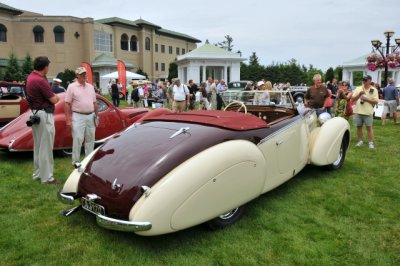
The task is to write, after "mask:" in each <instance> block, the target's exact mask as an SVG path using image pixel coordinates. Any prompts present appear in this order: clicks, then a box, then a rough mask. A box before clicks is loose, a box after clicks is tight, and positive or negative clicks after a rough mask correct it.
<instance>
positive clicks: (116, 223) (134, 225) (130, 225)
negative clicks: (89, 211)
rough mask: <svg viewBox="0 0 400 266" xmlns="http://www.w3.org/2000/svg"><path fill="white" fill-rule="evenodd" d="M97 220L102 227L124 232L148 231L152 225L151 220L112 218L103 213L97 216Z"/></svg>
mask: <svg viewBox="0 0 400 266" xmlns="http://www.w3.org/2000/svg"><path fill="white" fill-rule="evenodd" d="M96 221H97V224H98V225H99V226H100V227H103V228H106V229H110V230H116V231H123V232H139V231H147V230H150V229H151V227H152V225H151V223H150V222H137V221H125V220H119V219H114V218H110V217H107V216H104V215H101V214H98V215H97V216H96Z"/></svg>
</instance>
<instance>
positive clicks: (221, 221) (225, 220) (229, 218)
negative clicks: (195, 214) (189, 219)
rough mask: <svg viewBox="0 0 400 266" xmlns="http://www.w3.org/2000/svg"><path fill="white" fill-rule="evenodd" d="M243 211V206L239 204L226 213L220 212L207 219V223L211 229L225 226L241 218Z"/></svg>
mask: <svg viewBox="0 0 400 266" xmlns="http://www.w3.org/2000/svg"><path fill="white" fill-rule="evenodd" d="M244 211H245V207H244V206H240V207H238V208H235V209H233V210H231V211H229V212H227V213H224V214H221V215H220V216H218V217H217V218H214V219H212V220H210V221H208V222H207V225H208V226H209V227H210V228H211V229H213V230H215V229H222V228H225V227H227V226H230V225H231V224H234V223H235V222H237V221H238V220H239V219H240V218H242V216H243V214H244Z"/></svg>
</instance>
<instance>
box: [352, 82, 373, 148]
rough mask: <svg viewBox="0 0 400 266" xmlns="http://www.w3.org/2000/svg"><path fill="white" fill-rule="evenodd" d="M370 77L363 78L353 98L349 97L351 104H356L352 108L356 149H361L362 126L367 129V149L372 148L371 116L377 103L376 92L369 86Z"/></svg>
mask: <svg viewBox="0 0 400 266" xmlns="http://www.w3.org/2000/svg"><path fill="white" fill-rule="evenodd" d="M371 80H372V78H371V76H370V75H367V76H365V77H363V79H362V81H363V84H362V86H360V87H357V88H356V89H355V90H354V92H353V96H352V97H351V101H352V102H356V106H355V107H354V109H353V110H354V115H353V122H354V125H355V126H356V127H357V137H358V142H357V144H356V147H361V146H362V145H363V144H364V142H363V132H362V127H363V125H365V126H366V128H367V134H368V147H369V148H370V149H373V148H374V132H373V130H372V122H373V114H374V106H375V104H377V103H378V99H379V96H378V91H377V89H376V88H375V87H374V86H372V85H371Z"/></svg>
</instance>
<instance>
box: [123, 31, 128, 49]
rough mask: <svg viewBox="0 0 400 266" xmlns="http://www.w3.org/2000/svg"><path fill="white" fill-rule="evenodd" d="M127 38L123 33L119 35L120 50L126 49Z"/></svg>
mask: <svg viewBox="0 0 400 266" xmlns="http://www.w3.org/2000/svg"><path fill="white" fill-rule="evenodd" d="M128 44H129V39H128V35H126V34H125V33H124V34H122V35H121V50H125V51H128V50H129V49H128Z"/></svg>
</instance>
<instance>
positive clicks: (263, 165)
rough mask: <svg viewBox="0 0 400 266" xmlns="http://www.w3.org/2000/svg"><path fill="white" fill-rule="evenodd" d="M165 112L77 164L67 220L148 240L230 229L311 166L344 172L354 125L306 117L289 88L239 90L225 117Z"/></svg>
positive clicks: (63, 194) (67, 187) (66, 199)
mask: <svg viewBox="0 0 400 266" xmlns="http://www.w3.org/2000/svg"><path fill="white" fill-rule="evenodd" d="M265 93H268V95H264V94H265ZM242 94H243V95H242ZM264 96H265V97H264ZM266 96H268V97H266ZM267 98H268V100H265V99H267ZM256 99H258V100H256ZM260 99H262V100H260ZM254 103H257V104H254ZM163 110H165V109H157V110H155V111H152V112H150V113H149V114H148V115H149V116H147V115H146V116H147V117H145V116H144V117H143V118H142V122H141V123H140V124H136V123H135V124H134V125H132V126H131V127H129V128H128V129H126V130H124V131H123V132H121V133H119V134H117V135H115V136H114V137H111V138H109V139H108V140H107V141H106V142H105V143H104V144H103V145H102V146H100V147H99V148H98V149H97V150H96V151H95V152H93V153H92V154H91V155H90V156H88V157H86V158H85V159H84V160H83V161H82V162H81V164H79V165H76V169H75V170H74V171H73V172H72V173H71V175H70V176H69V177H68V179H67V180H66V182H65V184H64V186H63V188H62V189H61V190H60V192H59V194H58V197H59V200H60V201H61V202H63V203H67V204H74V203H76V206H74V207H72V208H70V209H68V210H66V211H64V212H63V214H64V216H69V215H71V214H72V213H74V212H76V211H78V210H80V209H84V210H86V211H88V212H90V213H92V214H94V215H95V216H96V220H97V223H98V225H99V226H101V227H104V228H107V229H112V230H120V231H129V232H135V233H137V234H140V235H146V236H150V235H160V234H166V233H172V232H176V231H179V230H183V229H185V228H188V227H191V226H195V225H198V224H201V223H204V222H206V223H207V224H208V225H209V226H210V227H211V228H223V227H225V226H228V225H231V224H233V223H234V222H236V221H237V220H238V219H239V218H240V217H241V216H242V215H243V214H244V209H245V205H246V203H248V202H249V201H251V200H252V199H254V198H257V197H258V196H260V195H261V194H263V193H266V192H268V191H270V190H272V189H274V188H275V187H277V186H279V185H280V184H282V183H284V182H286V181H288V180H289V179H291V178H293V177H294V176H295V175H296V174H298V173H299V172H300V171H301V170H302V169H303V168H304V167H305V166H306V165H307V164H313V165H317V166H326V167H328V168H330V169H339V168H340V167H341V166H342V164H343V163H344V160H345V156H346V151H347V148H348V146H349V141H350V126H349V123H348V122H347V120H345V119H343V118H341V117H335V118H331V119H328V118H330V117H329V115H328V116H326V117H324V119H318V118H317V116H316V113H315V111H313V110H308V109H306V110H304V111H303V112H302V113H300V112H299V111H298V110H297V109H296V108H295V105H294V101H293V99H292V97H291V94H290V93H288V92H284V91H271V92H265V91H243V92H240V93H238V94H237V98H236V99H233V100H232V101H231V102H229V103H227V106H226V107H225V111H190V112H184V113H179V114H178V113H171V112H170V111H163ZM154 112H160V113H158V115H157V113H154ZM325 114H326V113H325ZM66 226H67V225H66Z"/></svg>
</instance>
